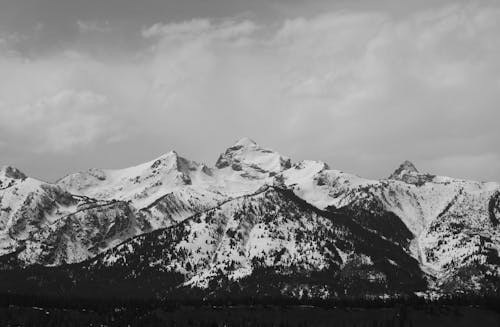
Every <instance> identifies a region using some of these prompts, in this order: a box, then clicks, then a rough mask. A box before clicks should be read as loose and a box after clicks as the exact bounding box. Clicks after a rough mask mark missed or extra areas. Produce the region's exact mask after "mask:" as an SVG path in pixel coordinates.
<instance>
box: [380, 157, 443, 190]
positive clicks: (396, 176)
mask: <svg viewBox="0 0 500 327" xmlns="http://www.w3.org/2000/svg"><path fill="white" fill-rule="evenodd" d="M434 177H435V176H434V175H431V174H425V173H421V172H419V171H418V170H417V168H416V167H415V165H414V164H413V163H412V162H411V161H408V160H405V161H404V162H403V163H402V164H401V165H400V166H399V167H398V169H396V170H395V171H394V172H393V173H392V174H391V176H389V178H388V179H392V180H396V181H401V182H405V183H408V184H414V185H417V186H420V185H423V184H425V183H426V182H430V181H432V180H433V179H434Z"/></svg>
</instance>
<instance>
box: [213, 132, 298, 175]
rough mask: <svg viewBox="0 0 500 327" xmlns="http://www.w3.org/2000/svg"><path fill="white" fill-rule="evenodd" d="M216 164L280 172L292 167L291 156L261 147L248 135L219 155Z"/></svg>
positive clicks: (266, 171) (246, 169) (237, 169)
mask: <svg viewBox="0 0 500 327" xmlns="http://www.w3.org/2000/svg"><path fill="white" fill-rule="evenodd" d="M215 166H216V167H217V168H218V169H223V168H226V167H231V168H232V169H233V170H235V171H241V170H244V171H249V170H251V171H254V172H258V173H265V174H267V173H278V172H280V171H283V170H284V169H288V168H290V167H291V161H290V159H289V158H287V157H284V156H282V155H281V154H279V153H277V152H275V151H273V150H270V149H267V148H264V147H261V146H260V145H258V144H257V143H256V142H255V141H253V140H251V139H250V138H248V137H244V138H242V139H240V140H238V141H237V142H236V143H235V144H234V145H232V146H231V147H229V148H228V149H227V150H226V151H225V152H224V153H223V154H221V155H220V156H219V159H218V160H217V162H216V164H215Z"/></svg>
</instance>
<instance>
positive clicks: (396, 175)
mask: <svg viewBox="0 0 500 327" xmlns="http://www.w3.org/2000/svg"><path fill="white" fill-rule="evenodd" d="M405 174H418V170H417V168H416V167H415V165H414V164H413V163H412V162H411V161H408V160H405V161H403V163H402V164H401V165H399V167H398V168H397V169H396V170H395V171H394V172H393V173H392V174H391V176H389V179H397V180H399V179H400V178H401V177H402V176H403V175H405Z"/></svg>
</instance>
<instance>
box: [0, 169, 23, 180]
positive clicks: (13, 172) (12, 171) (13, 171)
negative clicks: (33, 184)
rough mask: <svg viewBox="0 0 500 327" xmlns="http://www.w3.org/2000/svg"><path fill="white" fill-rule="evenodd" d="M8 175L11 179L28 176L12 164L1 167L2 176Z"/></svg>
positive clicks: (0, 173) (0, 175) (0, 174)
mask: <svg viewBox="0 0 500 327" xmlns="http://www.w3.org/2000/svg"><path fill="white" fill-rule="evenodd" d="M1 177H6V178H10V179H26V178H27V176H26V174H24V173H23V172H22V171H20V170H19V169H17V168H15V167H12V166H3V167H2V168H1V169H0V178H1Z"/></svg>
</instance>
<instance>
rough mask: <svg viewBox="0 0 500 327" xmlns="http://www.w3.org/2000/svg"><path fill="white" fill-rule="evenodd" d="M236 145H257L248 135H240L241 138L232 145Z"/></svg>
mask: <svg viewBox="0 0 500 327" xmlns="http://www.w3.org/2000/svg"><path fill="white" fill-rule="evenodd" d="M236 146H238V147H239V146H241V147H248V146H258V144H257V142H255V141H254V140H252V139H251V138H249V137H242V138H241V139H239V140H238V141H237V142H236V143H235V144H234V145H233V147H236Z"/></svg>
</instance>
